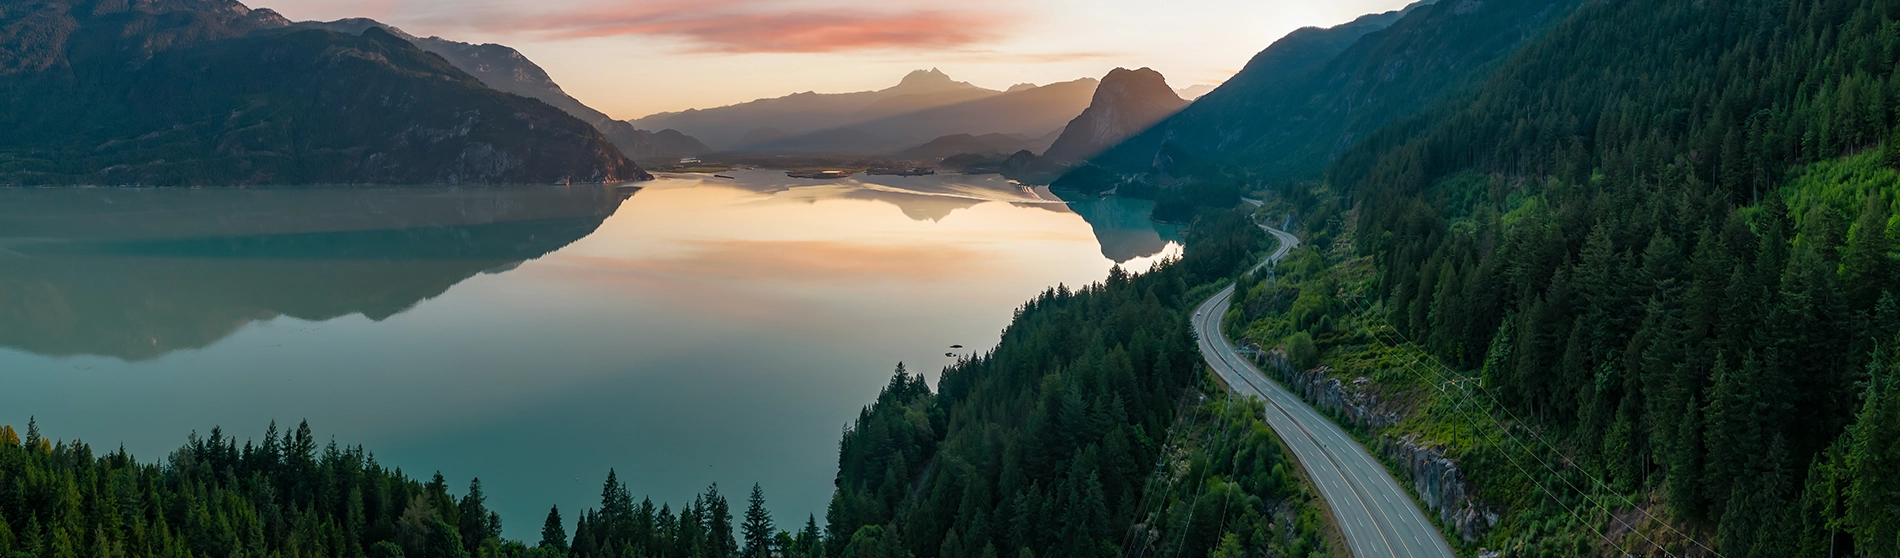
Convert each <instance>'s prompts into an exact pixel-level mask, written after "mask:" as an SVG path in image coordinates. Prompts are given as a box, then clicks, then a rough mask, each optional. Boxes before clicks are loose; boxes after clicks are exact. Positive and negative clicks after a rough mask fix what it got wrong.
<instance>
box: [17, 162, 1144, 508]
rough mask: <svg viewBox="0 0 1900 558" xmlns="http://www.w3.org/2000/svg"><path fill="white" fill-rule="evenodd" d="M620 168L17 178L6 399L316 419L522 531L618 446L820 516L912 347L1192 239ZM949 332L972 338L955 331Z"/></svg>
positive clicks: (645, 461) (136, 419) (255, 424)
mask: <svg viewBox="0 0 1900 558" xmlns="http://www.w3.org/2000/svg"><path fill="white" fill-rule="evenodd" d="M734 174H735V176H737V180H724V179H715V178H711V177H706V176H674V177H666V178H664V179H662V180H659V181H655V182H649V183H644V184H642V185H641V186H643V187H642V188H639V189H638V190H637V191H636V190H633V189H617V188H611V187H579V186H576V187H528V188H508V189H471V188H463V189H447V188H347V189H309V188H305V189H265V190H114V189H0V382H4V383H5V386H6V388H5V389H0V423H13V424H15V425H16V426H19V425H20V423H24V422H25V421H26V419H27V417H28V416H29V415H33V416H37V417H38V419H39V422H40V425H41V427H42V429H43V430H44V431H45V432H46V433H47V434H48V435H49V436H53V437H57V438H65V439H71V438H79V439H83V440H85V441H87V442H90V443H92V444H94V445H95V446H96V447H106V448H110V447H116V446H118V445H120V444H123V445H124V446H125V447H126V448H127V449H128V450H130V451H131V452H133V453H134V454H136V455H138V456H140V457H141V458H142V459H145V460H148V461H149V460H154V459H159V458H161V457H162V456H163V455H164V454H165V453H166V452H168V451H170V450H171V449H174V448H176V447H177V446H178V445H180V444H181V443H183V442H184V439H185V435H186V433H188V432H191V431H193V430H196V431H198V432H200V433H203V432H208V431H209V430H210V428H211V427H212V426H214V425H222V426H223V427H224V429H225V431H226V432H228V433H232V434H235V435H236V436H238V437H239V438H258V437H261V436H262V434H263V430H264V427H265V425H266V424H267V423H268V422H269V421H271V420H273V419H274V420H277V421H279V422H280V423H291V424H294V423H295V422H296V421H298V420H301V419H308V420H309V421H310V424H311V426H312V427H313V428H314V429H315V430H316V432H317V433H318V434H319V436H321V437H323V438H326V439H328V438H331V437H334V439H335V440H337V441H339V442H340V443H347V444H359V443H360V444H363V445H364V446H366V447H367V448H368V449H370V450H371V451H373V452H374V453H375V454H376V456H377V458H378V460H379V461H381V462H382V463H384V464H386V465H392V466H397V467H401V468H403V469H404V470H405V471H406V472H407V473H409V474H410V475H412V476H416V477H426V476H428V475H429V474H430V473H432V472H434V471H436V470H440V471H442V472H443V473H444V475H445V476H446V477H448V479H449V480H450V481H451V482H452V483H454V484H455V485H457V486H458V487H460V486H465V485H466V483H467V481H468V479H469V478H470V477H471V476H479V477H481V478H482V480H483V485H484V488H485V490H486V492H487V493H488V496H489V504H490V505H491V506H492V507H494V508H496V509H497V510H498V511H500V512H501V513H502V516H503V518H504V519H505V523H504V526H505V529H506V532H507V534H508V536H511V537H515V538H525V539H534V538H536V537H538V536H539V533H538V529H539V526H540V521H541V518H542V516H543V515H544V514H545V513H546V511H547V507H548V506H549V505H553V504H559V505H560V506H561V508H562V509H563V510H564V514H563V515H564V516H566V517H567V518H568V519H569V521H572V518H573V517H575V513H574V512H575V511H577V510H578V509H579V508H582V507H588V506H592V505H596V503H597V499H598V494H599V486H600V482H601V480H602V478H603V477H604V476H605V474H606V471H607V469H608V468H610V467H611V468H615V469H616V470H617V471H618V472H619V476H620V478H621V479H622V480H624V481H626V482H627V483H628V484H629V485H630V488H631V489H632V491H633V492H634V493H635V494H636V495H640V494H648V495H651V496H653V497H654V499H655V501H656V502H661V501H666V502H672V503H674V504H676V505H677V504H678V503H680V502H683V501H688V500H690V499H691V496H692V494H694V493H696V492H698V491H700V490H703V489H704V487H705V486H706V485H708V484H711V483H714V482H717V483H720V486H721V487H722V490H723V491H724V492H726V493H728V494H731V495H734V497H735V501H737V500H739V499H742V496H743V493H744V491H745V490H746V489H748V488H749V487H750V486H751V484H752V483H754V482H758V483H760V484H761V485H762V486H763V487H764V489H765V491H766V495H767V498H768V501H769V502H770V503H771V504H772V508H773V510H774V512H775V513H776V515H777V516H778V520H779V522H780V523H782V524H788V525H789V524H792V523H801V522H803V520H804V518H805V515H806V514H807V513H816V514H818V515H821V516H822V515H823V514H824V506H825V504H826V503H827V502H828V500H829V497H830V491H831V480H832V476H833V474H834V473H835V470H836V460H837V455H836V453H837V443H838V436H839V433H840V429H841V428H842V427H843V425H844V424H845V423H846V422H847V421H849V420H851V419H852V418H854V417H855V416H856V414H857V410H858V409H859V407H861V406H862V405H864V404H866V403H868V402H869V401H871V399H872V398H873V397H875V395H876V393H877V390H878V388H879V387H881V386H882V385H883V384H884V383H885V381H886V380H887V379H888V378H889V376H890V374H891V370H892V368H893V367H894V366H895V365H896V364H897V363H898V362H903V363H905V364H906V365H907V366H908V367H909V368H910V369H911V370H912V371H916V372H925V373H927V374H928V375H929V376H930V377H931V378H932V379H933V380H934V378H935V375H936V372H937V371H938V370H939V369H940V368H941V367H942V366H944V365H946V364H948V363H950V362H952V361H953V360H954V359H953V357H947V356H945V353H946V352H957V353H962V354H968V353H969V352H971V351H977V350H985V349H987V348H988V347H990V346H992V345H993V344H994V343H995V342H996V340H997V337H998V333H999V331H1000V330H1001V328H1002V327H1004V326H1005V325H1007V323H1008V319H1009V317H1010V315H1011V312H1012V311H1013V309H1014V308H1015V307H1016V306H1017V305H1018V304H1019V303H1020V302H1022V301H1023V300H1025V299H1027V298H1029V297H1031V296H1033V295H1034V294H1035V293H1037V292H1039V291H1041V290H1042V289H1044V288H1046V287H1048V286H1050V285H1054V284H1056V283H1067V284H1071V285H1076V284H1083V283H1088V282H1093V281H1097V280H1099V279H1100V278H1101V277H1103V276H1104V274H1105V273H1106V272H1107V270H1108V269H1109V268H1110V267H1111V266H1112V265H1115V264H1116V263H1117V262H1121V263H1122V265H1125V266H1127V267H1129V268H1131V269H1136V270H1141V269H1146V268H1147V267H1148V266H1149V265H1150V264H1151V263H1152V262H1154V261H1156V260H1157V259H1159V258H1161V257H1166V256H1168V255H1172V254H1178V253H1179V244H1178V243H1176V242H1175V241H1174V238H1175V236H1174V232H1173V231H1171V230H1165V229H1157V228H1156V227H1155V226H1154V225H1153V224H1151V223H1149V222H1148V221H1147V220H1146V219H1145V218H1142V215H1145V210H1146V207H1144V206H1143V205H1142V204H1141V203H1140V202H1133V201H1128V200H1118V199H1106V200H1080V201H1078V202H1076V203H1074V204H1068V203H1063V202H1062V201H1061V200H1059V199H1056V198H1055V197H1054V196H1052V195H1051V194H1050V193H1049V192H1047V191H1046V190H1043V191H1037V190H1029V189H1024V188H1023V187H1021V186H1018V185H1015V184H1010V183H1008V182H1004V181H1001V180H1000V179H996V178H994V177H980V176H978V177H965V176H935V177H907V178H899V177H865V178H862V179H853V180H847V181H837V182H816V181H801V180H797V179H789V178H785V177H784V176H783V174H782V173H777V172H772V171H742V172H738V173H734ZM953 344H961V345H965V346H967V347H969V348H967V349H963V350H960V351H954V350H952V349H949V348H948V347H949V346H950V345H953Z"/></svg>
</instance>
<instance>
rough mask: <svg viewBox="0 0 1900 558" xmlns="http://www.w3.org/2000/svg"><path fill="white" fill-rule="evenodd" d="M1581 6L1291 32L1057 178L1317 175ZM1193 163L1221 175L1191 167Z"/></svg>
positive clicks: (1491, 8) (1542, 0)
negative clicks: (1087, 167) (1207, 89)
mask: <svg viewBox="0 0 1900 558" xmlns="http://www.w3.org/2000/svg"><path fill="white" fill-rule="evenodd" d="M1581 4H1582V2H1581V0H1555V1H1552V0H1483V1H1480V0H1458V1H1446V2H1438V3H1435V4H1427V3H1420V4H1414V5H1412V6H1410V7H1408V8H1406V9H1403V10H1399V11H1393V12H1387V13H1382V14H1375V15H1369V16H1365V17H1362V18H1359V19H1357V20H1355V21H1353V22H1350V23H1347V24H1344V25H1340V26H1337V27H1333V28H1330V29H1302V30H1300V31H1296V32H1294V33H1292V34H1289V35H1287V36H1286V37H1285V38H1283V39H1281V40H1279V41H1277V42H1275V43H1274V44H1273V45H1272V46H1270V47H1268V48H1267V49H1266V50H1265V51H1263V52H1261V53H1260V54H1259V55H1257V56H1255V57H1254V59H1253V60H1252V61H1250V62H1249V63H1248V64H1247V66H1246V67H1245V68H1244V69H1242V70H1241V72H1240V73H1238V74H1236V75H1235V76H1234V77H1233V78H1232V79H1230V80H1228V81H1227V82H1226V83H1225V84H1223V85H1221V86H1220V87H1219V88H1217V89H1215V90H1214V91H1213V92H1211V93H1208V94H1207V95H1206V96H1204V97H1202V98H1201V99H1200V100H1198V101H1195V102H1194V103H1193V104H1192V105H1190V106H1189V107H1188V108H1187V109H1184V110H1182V111H1181V112H1180V113H1178V114H1176V115H1175V116H1173V117H1171V118H1168V119H1167V120H1164V121H1162V122H1161V123H1160V124H1157V125H1156V126H1154V127H1153V128H1150V129H1149V130H1147V131H1145V132H1143V133H1141V134H1139V135H1137V136H1135V137H1134V138H1131V139H1130V140H1128V141H1126V142H1123V143H1122V144H1120V145H1117V146H1115V147H1114V148H1111V149H1109V150H1108V151H1106V152H1103V153H1102V154H1101V155H1098V156H1096V157H1095V158H1093V159H1091V160H1090V162H1091V163H1093V165H1094V166H1096V167H1099V169H1095V170H1091V171H1089V172H1085V173H1083V174H1081V175H1077V174H1076V172H1071V173H1070V175H1071V177H1074V178H1070V177H1065V178H1064V182H1065V183H1067V185H1069V186H1073V187H1077V188H1081V189H1091V188H1103V187H1105V186H1102V185H1094V186H1091V185H1087V184H1078V182H1100V181H1103V180H1104V179H1106V180H1107V181H1110V182H1115V181H1121V180H1127V179H1131V178H1132V179H1135V180H1138V181H1142V182H1147V183H1150V184H1166V183H1168V182H1169V181H1170V177H1172V176H1176V175H1183V174H1201V175H1208V174H1223V175H1226V176H1228V177H1231V179H1234V180H1239V181H1261V180H1265V181H1280V180H1297V179H1309V178H1315V177H1318V176H1319V175H1320V173H1321V172H1322V171H1323V170H1324V169H1325V168H1326V165H1327V164H1328V163H1330V162H1331V161H1332V160H1333V159H1334V157H1335V156H1336V155H1337V154H1338V153H1339V152H1340V151H1341V150H1342V149H1344V148H1345V147H1347V146H1349V145H1351V144H1353V143H1356V142H1357V141H1359V140H1360V139H1363V138H1365V137H1366V136H1367V135H1369V134H1371V133H1372V132H1373V131H1375V130H1378V129H1379V128H1381V127H1383V126H1385V125H1387V124H1389V123H1392V122H1394V121H1396V120H1398V119H1401V118H1404V117H1406V116H1409V115H1412V114H1415V113H1417V112H1418V111H1420V110H1423V109H1424V108H1425V107H1428V106H1430V105H1431V104H1432V103H1434V102H1437V101H1440V100H1442V99H1445V98H1447V97H1448V96H1451V95H1454V94H1456V93H1458V92H1460V91H1462V90H1464V89H1466V88H1468V87H1470V86H1471V84H1473V83H1474V82H1476V81H1478V80H1480V79H1482V78H1483V77H1485V76H1487V75H1489V72H1491V71H1492V70H1494V69H1495V68H1497V67H1498V65H1499V64H1500V63H1501V61H1502V60H1503V59H1504V58H1505V57H1507V56H1508V55H1510V54H1511V53H1513V52H1515V51H1516V49H1518V48H1519V47H1521V46H1522V45H1524V44H1525V43H1527V42H1528V41H1529V40H1531V39H1534V38H1535V37H1537V36H1539V34H1541V33H1542V32H1543V31H1544V30H1545V29H1548V28H1549V27H1550V26H1552V25H1554V24H1556V23H1557V22H1559V21H1561V20H1563V18H1565V17H1567V16H1568V15H1569V14H1571V13H1572V12H1574V11H1575V10H1576V8H1577V7H1578V6H1579V5H1581ZM1203 166H1204V167H1209V168H1213V169H1220V171H1219V172H1218V173H1213V172H1208V171H1196V170H1190V169H1192V168H1194V167H1203ZM1101 170H1106V171H1108V172H1100V171H1101ZM1091 177H1092V178H1091Z"/></svg>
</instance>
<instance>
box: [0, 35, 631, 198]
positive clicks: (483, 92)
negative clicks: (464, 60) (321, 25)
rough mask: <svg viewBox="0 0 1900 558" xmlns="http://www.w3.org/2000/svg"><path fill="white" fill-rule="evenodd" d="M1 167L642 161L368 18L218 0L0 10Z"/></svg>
mask: <svg viewBox="0 0 1900 558" xmlns="http://www.w3.org/2000/svg"><path fill="white" fill-rule="evenodd" d="M0 100H3V101H0V102H4V104H5V105H6V106H11V107H33V108H34V110H14V111H5V112H0V130H6V132H5V133H4V134H0V183H6V184H104V185H122V184H146V185H207V186H220V185H244V184H310V183H549V182H567V181H572V182H604V181H621V180H629V179H640V178H646V177H647V175H646V173H645V172H643V171H641V170H640V168H639V167H638V166H636V165H634V164H633V163H632V162H631V161H630V160H628V159H627V158H626V157H625V156H624V155H622V154H621V153H620V150H619V149H617V148H615V147H614V145H613V144H611V143H609V142H608V141H607V140H606V139H605V138H604V137H602V136H601V135H600V133H599V132H598V131H596V130H594V129H593V128H592V127H591V126H588V125H587V124H586V123H585V122H581V121H580V120H578V119H575V118H574V117H572V116H570V115H568V114H566V113H564V112H562V111H560V110H559V109H556V108H554V107H550V106H548V105H547V104H545V103H542V102H539V101H535V100H532V99H527V98H523V97H518V96H514V95H509V94H506V93H502V92H499V91H496V90H494V89H491V88H489V87H487V86H485V85H484V84H483V83H482V82H481V81H479V80H477V79H476V78H474V77H473V76H470V75H469V74H468V73H466V72H463V71H461V70H459V69H456V68H455V67H454V66H452V65H450V64H449V63H447V62H446V61H444V60H443V59H442V57H439V56H435V55H432V54H429V53H427V52H424V51H423V50H421V49H419V48H417V47H416V46H414V45H413V44H411V43H409V42H407V41H404V40H402V39H401V38H399V37H396V36H394V35H391V34H389V33H387V32H384V31H382V30H380V29H371V30H367V31H364V32H363V33H362V34H361V35H347V34H343V33H336V32H333V31H325V30H316V29H296V28H293V27H291V24H290V22H289V21H287V20H285V19H284V18H283V17H282V16H280V15H278V14H276V13H275V12H272V11H270V10H252V9H250V8H248V7H246V6H244V5H243V4H240V3H238V2H235V1H232V0H148V1H141V2H137V3H127V2H122V1H112V0H97V1H94V0H15V1H12V2H9V3H7V4H6V5H5V6H4V10H0Z"/></svg>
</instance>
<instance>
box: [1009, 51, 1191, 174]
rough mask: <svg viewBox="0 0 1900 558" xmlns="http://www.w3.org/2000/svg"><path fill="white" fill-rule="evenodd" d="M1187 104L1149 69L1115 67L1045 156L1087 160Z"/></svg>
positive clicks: (1053, 158) (1070, 160)
mask: <svg viewBox="0 0 1900 558" xmlns="http://www.w3.org/2000/svg"><path fill="white" fill-rule="evenodd" d="M1187 104H1188V102H1187V101H1185V100H1182V99H1181V97H1179V96H1177V95H1176V94H1175V92H1174V89H1172V88H1170V87H1168V79H1167V78H1166V77H1163V76H1162V75H1161V72H1157V71H1154V70H1151V69H1148V68H1142V69H1139V70H1129V69H1126V68H1116V69H1114V70H1112V71H1110V72H1108V75H1107V76H1104V77H1103V78H1102V83H1101V85H1100V86H1097V87H1096V88H1095V95H1094V96H1093V97H1092V98H1091V99H1090V101H1089V107H1088V108H1087V109H1085V110H1083V111H1082V115H1081V116H1077V117H1075V120H1071V121H1069V125H1068V127H1067V128H1064V129H1063V131H1062V135H1061V137H1058V138H1056V142H1055V145H1052V146H1050V147H1049V151H1048V152H1047V153H1043V155H1042V156H1043V157H1045V158H1048V159H1051V160H1054V161H1057V162H1065V163H1066V162H1074V161H1084V160H1087V159H1088V158H1089V157H1093V156H1095V155H1096V154H1098V153H1101V152H1102V150H1105V149H1108V148H1110V147H1114V146H1115V145H1116V144H1118V143H1121V142H1122V140H1126V139H1128V138H1129V137H1130V136H1133V135H1135V134H1137V133H1140V132H1141V131H1143V130H1146V129H1148V128H1149V127H1150V126H1154V125H1155V123H1156V122H1160V121H1161V120H1162V119H1164V118H1167V117H1169V116H1173V115H1174V113H1176V112H1178V111H1180V110H1181V107H1185V106H1187Z"/></svg>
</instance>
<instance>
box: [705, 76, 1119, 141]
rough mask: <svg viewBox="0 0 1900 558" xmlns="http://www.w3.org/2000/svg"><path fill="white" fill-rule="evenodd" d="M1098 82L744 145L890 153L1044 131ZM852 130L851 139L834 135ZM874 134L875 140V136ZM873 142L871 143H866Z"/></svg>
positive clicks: (1065, 117) (1082, 102)
mask: <svg viewBox="0 0 1900 558" xmlns="http://www.w3.org/2000/svg"><path fill="white" fill-rule="evenodd" d="M1097 84H1098V82H1097V81H1096V80H1094V79H1079V80H1075V81H1067V82H1061V83H1053V84H1049V85H1044V86H1041V87H1033V88H1028V89H1018V90H1016V91H1014V92H1009V93H997V94H991V95H985V96H983V97H981V98H978V99H974V100H967V101H963V102H958V103H951V104H945V105H941V106H935V107H931V108H926V109H922V110H916V111H912V112H908V113H903V114H896V115H892V116H885V117H882V118H875V119H870V120H864V121H851V122H849V124H848V125H844V126H838V127H835V128H823V129H819V130H817V131H814V132H808V133H804V134H794V135H791V136H789V137H785V138H782V139H778V140H775V141H770V142H765V143H755V144H750V145H742V146H740V147H739V148H738V149H742V150H746V151H793V152H856V153H889V152H893V151H896V150H899V149H903V148H905V147H906V146H914V145H918V144H920V143H924V142H927V141H930V140H932V139H935V138H939V137H943V136H945V135H952V134H971V135H981V134H990V133H1000V134H1022V135H1025V136H1029V137H1038V136H1041V135H1044V134H1045V133H1047V132H1048V131H1050V130H1054V129H1058V128H1061V127H1062V126H1063V125H1064V124H1066V123H1067V122H1068V121H1069V120H1070V119H1071V118H1074V115H1076V114H1080V113H1081V112H1082V110H1083V109H1086V108H1088V104H1089V100H1090V99H1091V98H1092V97H1093V96H1094V94H1095V89H1096V86H1097ZM845 129H849V130H851V133H850V136H849V137H850V138H852V139H853V142H850V143H841V142H838V141H835V140H836V139H837V138H839V137H841V136H840V135H839V130H845ZM873 140H875V141H874V142H873ZM865 142H872V143H865Z"/></svg>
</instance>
